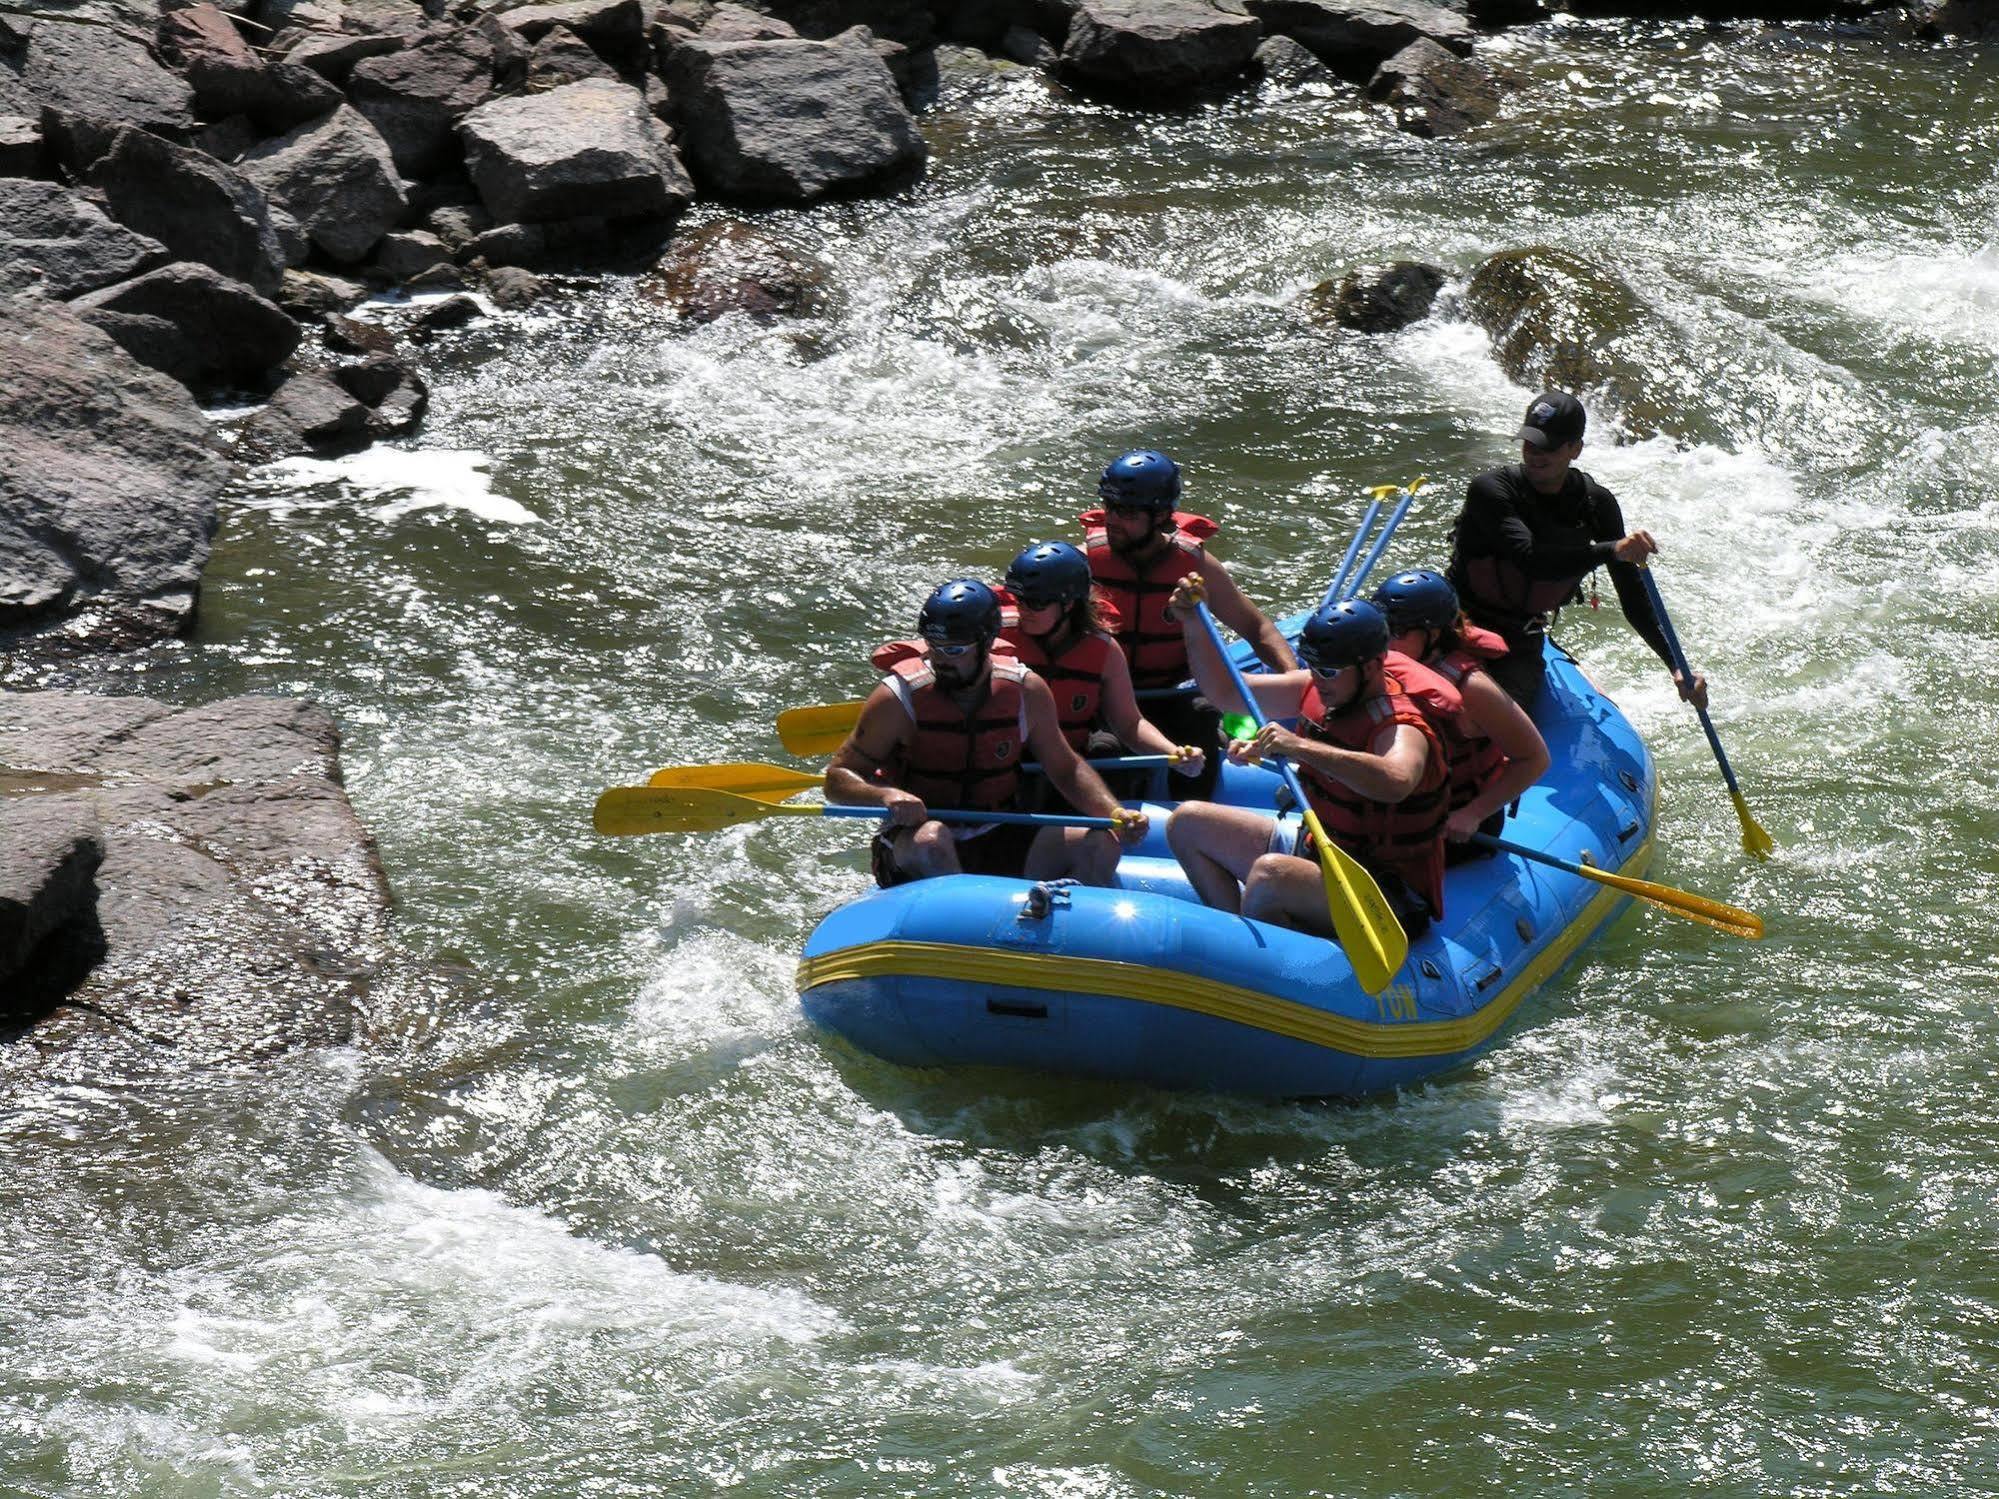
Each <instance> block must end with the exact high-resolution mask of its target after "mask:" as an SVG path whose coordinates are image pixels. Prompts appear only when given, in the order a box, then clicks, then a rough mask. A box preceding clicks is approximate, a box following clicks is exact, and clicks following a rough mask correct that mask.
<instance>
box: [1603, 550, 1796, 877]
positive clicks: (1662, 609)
mask: <svg viewBox="0 0 1999 1499" xmlns="http://www.w3.org/2000/svg"><path fill="white" fill-rule="evenodd" d="M1638 576H1639V578H1640V580H1642V581H1643V583H1644V584H1645V596H1646V597H1647V598H1648V599H1650V600H1651V601H1652V614H1653V616H1654V617H1655V618H1656V619H1657V620H1658V621H1659V633H1660V634H1662V635H1664V636H1665V637H1666V649H1667V651H1668V652H1669V653H1670V654H1671V655H1672V658H1673V670H1674V671H1676V672H1678V673H1679V674H1680V680H1681V681H1683V682H1691V681H1693V679H1694V671H1693V668H1692V667H1691V666H1689V665H1687V653H1686V652H1685V651H1683V650H1681V649H1680V637H1679V634H1678V632H1677V631H1675V630H1674V629H1673V621H1672V619H1671V618H1670V617H1669V616H1668V615H1667V613H1666V601H1665V600H1664V599H1662V598H1661V597H1659V585H1658V583H1657V582H1655V581H1654V580H1653V577H1652V569H1651V568H1650V567H1646V566H1642V565H1641V566H1640V567H1639V569H1638ZM1694 711H1695V712H1697V713H1699V714H1700V716H1701V728H1702V729H1704V730H1705V731H1706V732H1707V742H1708V748H1709V749H1711V750H1713V751H1714V758H1715V763H1716V764H1717V765H1719V766H1720V767H1721V778H1722V780H1724V781H1725V782H1727V783H1728V794H1729V797H1730V798H1731V799H1732V800H1733V801H1734V803H1735V817H1736V821H1738V822H1740V823H1741V824H1742V851H1743V852H1744V853H1746V854H1748V855H1750V856H1751V857H1753V858H1757V859H1767V858H1769V857H1770V853H1771V850H1773V849H1775V848H1776V846H1777V842H1776V840H1775V839H1774V838H1772V837H1771V836H1770V835H1769V834H1768V833H1766V832H1764V831H1763V825H1762V824H1761V823H1759V822H1758V821H1757V820H1756V818H1755V817H1754V815H1752V814H1751V812H1750V810H1749V800H1748V798H1747V797H1745V796H1744V795H1743V794H1742V786H1741V784H1740V783H1739V782H1738V781H1737V780H1736V779H1735V767H1734V766H1732V765H1730V764H1729V763H1728V755H1727V753H1726V752H1725V751H1724V750H1723V749H1722V747H1721V736H1720V735H1719V734H1717V733H1716V732H1715V730H1714V720H1713V719H1712V718H1710V717H1708V711H1707V709H1706V708H1703V707H1700V706H1698V705H1696V707H1695V709H1694Z"/></svg>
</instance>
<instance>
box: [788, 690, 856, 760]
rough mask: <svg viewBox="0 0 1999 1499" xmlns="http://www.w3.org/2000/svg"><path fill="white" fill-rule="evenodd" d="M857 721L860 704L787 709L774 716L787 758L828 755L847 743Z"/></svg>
mask: <svg viewBox="0 0 1999 1499" xmlns="http://www.w3.org/2000/svg"><path fill="white" fill-rule="evenodd" d="M860 721H861V704H859V703H821V704H819V705H818V706H817V707H812V708H786V709H785V710H784V711H783V712H782V713H780V714H778V716H777V737H778V741H779V742H780V743H781V744H783V745H784V752H785V753H786V754H788V755H802V756H806V757H810V756H813V755H830V754H832V753H833V751H834V750H836V749H838V748H839V747H840V746H841V745H843V744H845V743H846V742H847V736H848V735H849V734H851V733H853V732H854V725H855V724H857V723H859V722H860Z"/></svg>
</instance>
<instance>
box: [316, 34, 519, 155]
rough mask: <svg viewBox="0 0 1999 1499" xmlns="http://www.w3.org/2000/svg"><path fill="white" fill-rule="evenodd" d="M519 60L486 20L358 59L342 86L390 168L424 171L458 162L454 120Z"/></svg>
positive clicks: (509, 42) (510, 40)
mask: <svg viewBox="0 0 1999 1499" xmlns="http://www.w3.org/2000/svg"><path fill="white" fill-rule="evenodd" d="M521 61H522V54H521V53H520V51H519V48H518V45H517V44H516V43H515V41H514V40H513V38H512V37H511V36H510V35H509V34H508V33H506V32H504V31H502V30H501V29H500V28H499V27H497V26H495V25H493V24H492V23H491V22H490V21H488V22H486V23H483V24H480V25H477V26H468V27H466V28H465V29H464V30H462V31H454V32H452V33H451V34H449V35H448V36H439V37H433V38H431V39H430V40H428V41H425V42H421V43H419V44H418V45H416V46H414V47H409V48H406V49H405V50H403V51H401V52H395V53H391V54H390V55H388V56H386V57H371V58H369V59H367V60H366V61H364V62H362V63H359V64H357V65H356V66H355V68H354V71H353V73H352V74H351V75H350V76H349V78H348V80H347V92H348V94H349V95H351V96H352V98H353V100H354V107H355V108H356V109H358V110H360V111H361V113H362V114H364V115H366V116H367V117H368V119H369V120H370V121H371V122H372V123H373V124H374V126H375V128H376V129H377V130H379V131H380V132H381V133H382V139H383V140H385V141H387V142H388V144H389V151H390V153H391V154H392V155H393V156H394V157H395V162H396V166H397V168H398V169H399V170H400V171H401V172H402V173H403V174H404V175H405V176H408V177H429V176H433V175H435V174H436V173H438V172H441V171H444V170H446V169H447V168H449V167H452V166H455V165H456V164H457V162H458V158H459V147H458V137H457V135H456V133H455V130H456V126H457V124H458V122H459V120H460V119H462V118H463V117H464V116H465V115H466V113H467V112H469V111H470V110H472V109H475V108H476V107H478V106H479V105H480V104H482V103H484V102H485V101H486V100H487V99H488V98H490V97H491V96H492V93H493V83H494V80H495V78H497V77H498V76H499V75H500V72H501V71H502V69H504V68H509V67H518V66H519V64H520V63H521Z"/></svg>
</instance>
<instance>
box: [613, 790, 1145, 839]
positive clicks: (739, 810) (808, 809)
mask: <svg viewBox="0 0 1999 1499" xmlns="http://www.w3.org/2000/svg"><path fill="white" fill-rule="evenodd" d="M929 814H930V816H931V817H933V818H935V819H936V820H937V821H938V822H968V823H985V822H1006V823H1017V824H1019V825H1021V826H1023V827H1033V828H1115V827H1116V826H1117V824H1116V823H1115V822H1113V821H1112V820H1111V819H1110V818H1108V817H1081V816H1057V815H1056V814H1054V813H1050V812H974V811H965V810H961V809H959V808H955V807H944V808H939V807H932V808H930V809H929ZM887 815H888V814H887V813H886V812H885V811H884V810H883V809H882V808H880V807H848V806H841V805H839V804H837V803H829V804H828V805H826V806H812V805H807V806H798V807H794V806H787V805H784V804H782V803H777V802H768V801H764V800H761V799H760V798H758V797H754V796H738V795H737V794H736V793H735V792H733V791H717V790H715V789H714V788H712V787H708V786H613V787H611V789H610V790H608V791H605V792H603V793H602V794H601V795H599V796H598V798H597V805H596V807H595V808H594V809H593V810H592V812H591V814H590V825H591V826H592V827H594V828H595V829H596V830H597V831H598V832H600V833H605V834H609V835H610V836H612V837H624V836H628V835H631V834H636V833H712V832H717V831H719V830H720V829H722V828H730V827H734V826H736V825H737V824H738V823H744V822H757V821H760V820H762V819H763V818H766V817H868V818H873V819H874V820H875V821H877V822H879V821H881V820H882V819H883V818H884V817H886V816H887Z"/></svg>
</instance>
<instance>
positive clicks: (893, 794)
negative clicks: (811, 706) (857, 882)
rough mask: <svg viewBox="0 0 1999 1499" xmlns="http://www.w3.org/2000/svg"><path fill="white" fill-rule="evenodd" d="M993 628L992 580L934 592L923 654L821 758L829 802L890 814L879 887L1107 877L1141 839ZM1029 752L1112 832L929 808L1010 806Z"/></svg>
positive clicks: (878, 865) (1138, 818)
mask: <svg viewBox="0 0 1999 1499" xmlns="http://www.w3.org/2000/svg"><path fill="white" fill-rule="evenodd" d="M999 628H1000V603H999V599H998V597H997V596H996V595H995V594H994V593H993V591H992V589H990V588H988V587H987V586H986V585H985V584H983V583H980V582H976V581H974V580H972V579H968V578H961V579H958V580H957V581H955V582H950V583H946V584H944V585H943V586H941V587H940V588H938V589H937V590H936V591H935V592H934V593H932V594H931V595H930V597H929V599H928V600H926V601H925V603H924V605H923V612H922V613H921V614H920V615H919V616H918V618H917V621H916V632H917V634H918V635H919V636H920V637H921V638H922V640H923V642H924V650H923V653H922V654H921V655H920V656H916V657H912V658H908V659H902V660H898V661H897V662H896V664H895V666H894V667H893V669H892V670H891V671H890V673H889V675H888V676H887V677H885V678H883V680H882V682H881V685H879V686H878V687H876V688H875V690H874V691H873V692H872V693H870V694H869V696H868V700H867V702H866V703H864V704H863V705H862V707H861V716H860V720H859V721H858V722H857V723H856V724H855V725H854V732H853V733H852V734H850V735H848V736H847V742H846V743H845V744H843V745H841V746H840V748H839V749H837V750H835V751H834V752H833V758H832V760H831V761H830V762H829V763H828V765H827V767H826V799H827V800H828V801H833V802H843V803H846V804H848V805H852V806H866V805H874V806H878V807H880V808H882V810H883V811H884V812H885V813H886V814H887V818H888V822H889V824H890V826H889V827H887V828H886V829H885V830H884V831H882V832H881V833H879V834H877V835H876V837H875V845H874V859H873V862H874V872H875V879H876V881H877V882H878V883H880V884H882V885H884V886H887V885H899V884H902V883H904V882H905V881H908V880H916V879H924V878H927V877H929V876H932V875H942V874H959V873H967V874H997V875H1006V876H1012V877H1018V878H1024V879H1030V880H1046V879H1063V878H1068V879H1076V880H1080V881H1082V882H1083V883H1085V884H1091V885H1108V884H1109V883H1111V880H1112V879H1113V878H1114V876H1115V872H1116V869H1117V861H1118V855H1119V852H1120V844H1131V843H1136V842H1138V841H1139V839H1141V838H1143V837H1144V836H1145V828H1146V818H1145V816H1144V814H1143V813H1139V812H1130V811H1127V810H1126V809H1125V808H1123V807H1121V806H1120V805H1118V801H1117V798H1116V797H1114V796H1112V795H1111V793H1110V790H1109V788H1107V787H1106V786H1105V785H1104V783H1103V781H1102V780H1101V779H1099V778H1098V776H1097V773H1096V772H1095V771H1093V770H1091V769H1090V767H1089V766H1087V765H1085V764H1084V763H1083V762H1082V761H1081V760H1080V759H1079V758H1078V757H1077V755H1076V752H1075V751H1074V750H1072V749H1071V748H1069V743H1068V741H1067V740H1066V739H1064V738H1063V737H1062V729H1061V725H1060V724H1059V723H1058V721H1057V719H1056V715H1055V700H1054V698H1053V697H1052V696H1051V695H1050V694H1049V691H1048V684H1047V683H1045V682H1043V681H1042V680H1041V678H1039V677H1037V676H1036V675H1035V674H1034V673H1033V672H1032V671H1030V670H1028V669H1027V668H1026V667H1025V666H1023V665H1021V664H1020V663H1019V662H1018V661H1015V660H1013V659H1011V658H1010V657H1005V656H997V655H995V653H994V651H993V642H994V640H995V639H996V638H997V636H998V635H999ZM1029 756H1031V757H1032V758H1034V759H1036V760H1039V761H1040V762H1041V765H1042V768H1043V770H1044V772H1045V773H1046V774H1047V776H1048V779H1049V781H1050V782H1051V783H1052V784H1053V785H1054V786H1055V788H1056V789H1057V790H1058V791H1060V792H1061V793H1062V794H1063V795H1064V796H1066V797H1067V798H1068V799H1069V801H1070V804H1071V805H1072V806H1074V807H1076V808H1078V809H1079V810H1081V811H1083V812H1085V813H1087V814H1088V815H1090V816H1093V817H1109V818H1112V819H1113V820H1115V821H1116V822H1117V823H1118V829H1117V834H1116V836H1115V837H1113V836H1112V835H1111V834H1109V833H1108V832H1105V831H1103V830H1100V829H1092V828H1033V827H1017V826H1014V825H1011V824H998V823H980V824H974V825H967V824H964V823H955V824H953V823H943V822H938V821H937V820H936V819H934V818H932V817H931V816H930V807H931V805H932V804H935V805H937V806H940V807H952V808H967V809H972V810H977V811H993V812H998V811H1007V810H1011V809H1012V808H1013V806H1014V803H1015V797H1016V794H1017V792H1018V790H1019V784H1020V762H1021V761H1022V760H1023V759H1026V758H1028V757H1029Z"/></svg>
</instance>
